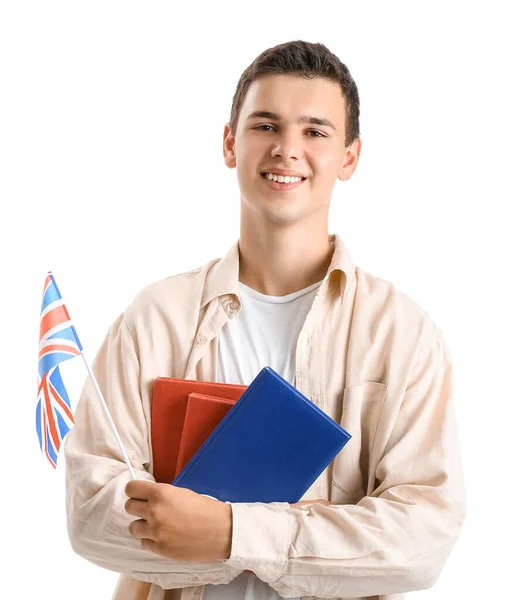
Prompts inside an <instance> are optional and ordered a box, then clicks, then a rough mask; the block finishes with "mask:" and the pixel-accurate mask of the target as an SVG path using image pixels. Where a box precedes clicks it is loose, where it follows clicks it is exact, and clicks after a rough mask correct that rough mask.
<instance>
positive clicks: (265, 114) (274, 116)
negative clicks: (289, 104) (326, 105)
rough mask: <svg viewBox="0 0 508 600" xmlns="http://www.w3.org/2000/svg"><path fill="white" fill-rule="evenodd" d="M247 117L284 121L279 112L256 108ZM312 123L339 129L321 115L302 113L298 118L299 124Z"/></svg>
mask: <svg viewBox="0 0 508 600" xmlns="http://www.w3.org/2000/svg"><path fill="white" fill-rule="evenodd" d="M247 119H270V120H271V121H282V117H281V115H279V114H278V113H274V112H270V111H267V110H255V111H254V112H252V113H250V115H249V116H248V117H247ZM303 123H310V124H312V125H321V126H322V127H329V128H330V129H333V130H334V131H337V129H336V127H335V125H334V124H333V123H332V122H331V121H330V120H329V119H322V118H320V117H311V116H310V115H302V116H301V117H300V118H299V119H298V124H299V125H301V124H303Z"/></svg>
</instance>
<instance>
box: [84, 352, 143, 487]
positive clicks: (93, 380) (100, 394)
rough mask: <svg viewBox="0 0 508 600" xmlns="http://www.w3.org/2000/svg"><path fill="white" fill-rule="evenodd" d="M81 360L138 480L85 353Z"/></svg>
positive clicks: (127, 461)
mask: <svg viewBox="0 0 508 600" xmlns="http://www.w3.org/2000/svg"><path fill="white" fill-rule="evenodd" d="M81 358H82V359H83V362H84V363H85V366H86V368H87V371H88V374H89V375H90V378H91V379H92V382H93V384H94V386H95V389H96V390H97V393H98V394H99V398H100V399H101V402H102V407H103V408H104V411H105V413H106V416H107V418H108V421H109V424H110V425H111V429H112V430H113V435H114V436H115V439H116V441H117V444H118V446H119V448H120V450H121V452H122V454H123V459H124V460H125V463H126V464H127V468H128V469H129V472H130V474H131V477H132V479H137V477H136V475H135V473H134V469H133V468H132V465H131V462H130V460H129V457H128V456H127V452H126V451H125V447H124V445H123V444H122V440H121V439H120V436H119V435H118V431H117V429H116V427H115V423H114V422H113V419H112V417H111V413H110V412H109V409H108V405H107V404H106V402H105V400H104V396H103V395H102V392H101V389H100V387H99V384H98V383H97V380H96V379H95V375H94V374H93V371H92V369H91V368H90V367H89V366H88V362H87V360H86V358H85V355H84V354H83V351H81Z"/></svg>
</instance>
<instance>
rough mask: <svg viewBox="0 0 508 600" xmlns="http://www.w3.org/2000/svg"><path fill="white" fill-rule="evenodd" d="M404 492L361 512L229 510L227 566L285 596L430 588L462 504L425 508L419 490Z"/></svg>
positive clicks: (368, 501)
mask: <svg viewBox="0 0 508 600" xmlns="http://www.w3.org/2000/svg"><path fill="white" fill-rule="evenodd" d="M409 487H410V486H407V488H409ZM407 488H406V489H405V490H404V492H403V493H402V496H404V498H405V499H402V500H401V499H400V498H398V499H397V498H396V497H395V496H396V494H397V490H394V491H393V494H391V493H387V494H386V495H385V497H384V498H364V499H363V500H362V501H361V502H360V503H359V504H358V505H344V506H338V505H331V506H323V505H319V504H315V505H308V506H306V507H302V508H287V509H286V510H285V511H282V512H273V511H271V510H270V505H262V504H237V505H233V551H232V555H231V558H230V559H229V560H228V561H227V564H229V565H231V566H234V567H240V566H242V567H243V568H245V569H250V570H252V571H254V572H255V573H256V575H257V576H258V577H259V578H260V579H262V580H263V581H266V582H267V583H269V584H270V585H271V586H272V587H273V588H274V589H275V590H276V591H277V592H278V593H280V594H281V595H283V596H288V594H289V595H292V596H305V595H315V596H319V597H323V598H327V597H329V598H337V597H340V598H351V597H363V596H374V595H379V594H395V593H401V592H408V591H412V590H417V589H424V588H426V587H429V586H430V585H432V583H433V582H434V581H435V579H436V578H437V576H438V575H439V572H440V571H441V568H442V566H443V564H444V561H445V560H446V557H447V556H448V553H449V551H450V549H451V547H452V545H453V543H454V541H455V539H456V537H457V535H458V532H459V530H460V526H461V523H462V520H463V510H461V505H460V501H459V499H457V501H456V502H452V503H451V504H448V503H447V502H446V501H445V502H443V501H441V502H438V503H436V504H433V506H429V505H427V506H425V501H423V506H422V499H421V498H418V500H417V496H418V490H413V492H414V493H415V496H413V498H411V493H410V490H408V489H407ZM399 491H400V490H399ZM265 523H266V524H267V525H268V527H267V528H266V529H265V527H264V524H265Z"/></svg>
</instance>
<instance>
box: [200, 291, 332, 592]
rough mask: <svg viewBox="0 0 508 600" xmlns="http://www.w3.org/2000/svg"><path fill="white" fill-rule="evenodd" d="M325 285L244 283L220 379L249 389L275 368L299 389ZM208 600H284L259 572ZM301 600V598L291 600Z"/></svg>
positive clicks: (227, 329)
mask: <svg viewBox="0 0 508 600" xmlns="http://www.w3.org/2000/svg"><path fill="white" fill-rule="evenodd" d="M320 284H321V282H318V283H315V284H313V285H311V286H309V287H307V288H305V289H303V290H300V291H298V292H294V293H293V294H288V295H287V296H266V295H265V294H260V293H259V292H257V291H255V290H253V289H251V288H249V287H247V286H246V285H243V284H242V283H239V288H240V300H241V302H242V310H241V311H240V312H239V313H238V314H237V315H236V317H235V318H234V319H231V320H230V321H229V322H228V323H226V325H225V326H224V327H223V328H222V329H221V331H220V334H219V355H218V362H217V373H216V377H217V381H218V382H222V383H236V384H240V385H250V384H251V383H252V381H253V380H254V378H255V377H256V375H257V374H258V373H259V371H261V369H262V368H263V367H271V368H272V369H274V371H276V372H277V373H278V374H279V375H281V376H282V377H284V379H285V380H286V381H289V382H290V383H291V384H293V385H294V379H295V354H296V343H297V341H298V336H299V334H300V331H301V329H302V327H303V324H304V322H305V318H306V317H307V314H308V312H309V310H310V308H311V305H312V302H313V301H314V297H315V295H316V293H317V289H318V287H319V286H320ZM203 599H204V600H279V599H280V596H279V594H278V593H277V592H276V591H275V590H273V589H272V588H271V587H270V586H269V585H268V584H267V583H265V582H264V581H261V580H260V579H258V577H257V576H256V575H254V573H245V572H244V573H241V574H240V575H239V576H238V577H236V578H235V579H233V581H231V582H230V583H228V584H222V585H212V584H209V585H207V586H205V591H204V596H203ZM292 600H299V599H296V598H294V599H292Z"/></svg>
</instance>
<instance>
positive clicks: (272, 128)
mask: <svg viewBox="0 0 508 600" xmlns="http://www.w3.org/2000/svg"><path fill="white" fill-rule="evenodd" d="M265 127H267V128H268V129H264V128H265ZM254 129H256V130H258V131H275V129H274V127H273V125H267V124H266V123H263V125H257V126H256V127H254Z"/></svg>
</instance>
